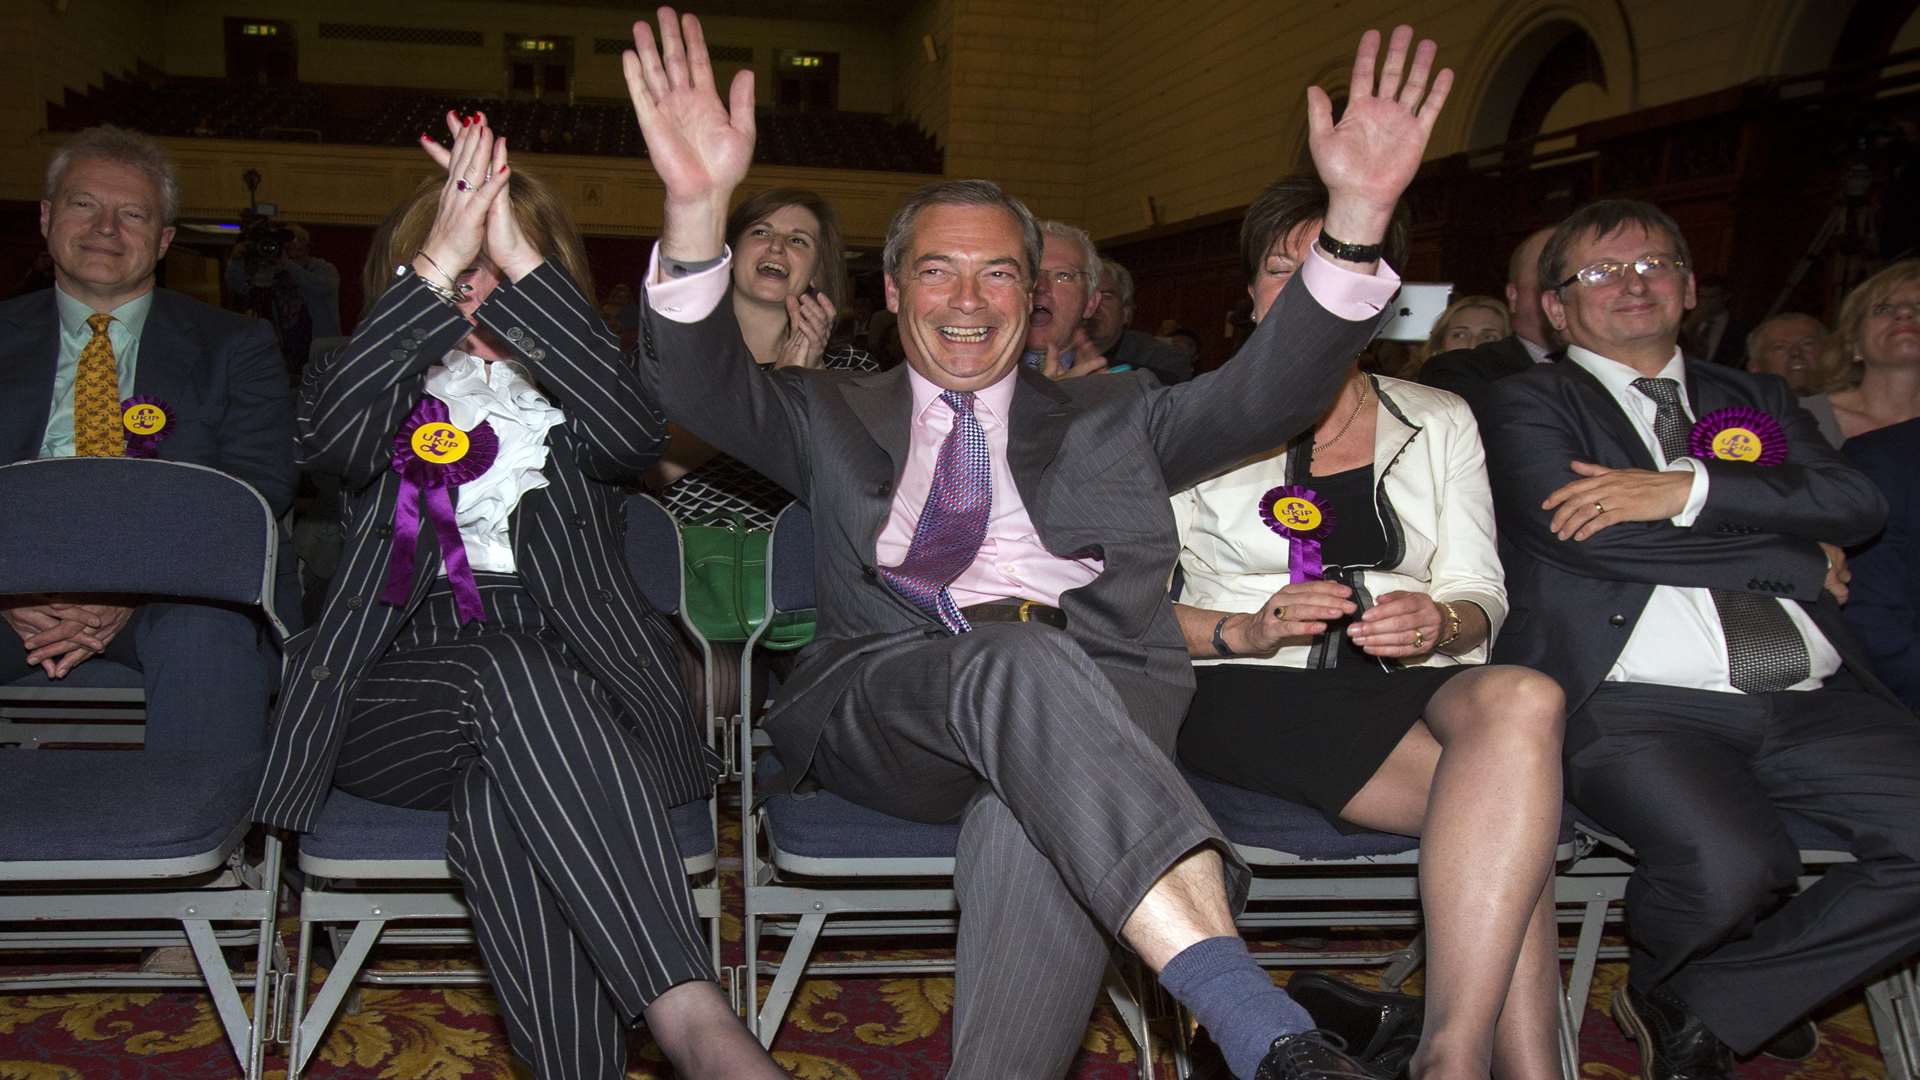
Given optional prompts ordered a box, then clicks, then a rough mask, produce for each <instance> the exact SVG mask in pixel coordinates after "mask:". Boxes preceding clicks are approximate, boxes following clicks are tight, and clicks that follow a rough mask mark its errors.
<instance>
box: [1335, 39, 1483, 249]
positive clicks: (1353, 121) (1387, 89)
mask: <svg viewBox="0 0 1920 1080" xmlns="http://www.w3.org/2000/svg"><path fill="white" fill-rule="evenodd" d="M1412 42H1413V28H1412V27H1410V26H1398V27H1395V28H1394V31H1393V36H1392V39H1391V40H1390V41H1389V42H1388V44H1387V55H1386V58H1385V60H1384V62H1382V63H1381V64H1380V65H1379V70H1378V73H1377V74H1378V80H1377V83H1376V72H1375V67H1374V63H1375V60H1376V59H1378V56H1379V52H1380V33H1379V31H1377V30H1369V31H1367V32H1366V33H1365V34H1362V35H1361V36H1360V47H1359V48H1358V49H1357V50H1355V52H1354V55H1353V76H1352V79H1351V81H1350V82H1349V84H1348V87H1347V107H1346V111H1345V112H1343V113H1341V115H1340V122H1339V123H1337V124H1336V123H1334V121H1333V101H1332V99H1331V98H1329V97H1328V96H1327V92H1326V91H1325V90H1322V89H1320V88H1319V87H1317V86H1311V87H1308V88H1307V146H1308V148H1309V149H1310V150H1311V151H1312V153H1313V165H1314V168H1315V169H1317V170H1318V171H1319V173H1320V179H1321V181H1322V182H1324V183H1325V184H1326V185H1327V193H1328V196H1329V198H1328V207H1327V231H1328V232H1329V233H1330V234H1332V235H1333V236H1334V237H1335V238H1336V239H1339V240H1345V241H1348V242H1351V243H1373V242H1375V241H1377V240H1378V239H1379V238H1380V237H1381V236H1384V235H1385V233H1386V226H1387V222H1388V220H1389V218H1390V217H1391V215H1392V213H1393V207H1394V204H1395V203H1396V202H1397V201H1399V198H1400V193H1401V192H1403V191H1405V190H1406V189H1407V185H1408V184H1411V183H1412V182H1413V175H1414V173H1416V172H1418V171H1419V169H1420V160H1421V158H1422V157H1423V156H1424V155H1425V153H1426V149H1427V139H1428V138H1429V137H1431V136H1432V134H1433V125H1434V121H1435V120H1437V119H1438V118H1439V116H1440V110H1441V108H1442V107H1443V106H1445V105H1446V102H1447V94H1448V92H1449V91H1450V90H1452V89H1453V69H1451V68H1441V69H1440V72H1439V73H1438V74H1437V75H1433V74H1432V69H1433V57H1434V53H1435V52H1436V51H1437V47H1436V46H1435V45H1434V43H1433V42H1432V41H1422V42H1420V44H1419V46H1418V47H1417V48H1414V49H1413V50H1412V52H1413V63H1412V66H1411V67H1409V66H1408V64H1407V53H1408V46H1410V45H1411V44H1412ZM1403 74H1404V76H1405V80H1404V82H1403V81H1402V75H1403ZM1429 75H1432V80H1433V82H1432V87H1431V89H1429V87H1428V82H1427V80H1428V77H1429ZM1340 229H1345V230H1347V232H1346V233H1342V232H1340V231H1339V230H1340Z"/></svg>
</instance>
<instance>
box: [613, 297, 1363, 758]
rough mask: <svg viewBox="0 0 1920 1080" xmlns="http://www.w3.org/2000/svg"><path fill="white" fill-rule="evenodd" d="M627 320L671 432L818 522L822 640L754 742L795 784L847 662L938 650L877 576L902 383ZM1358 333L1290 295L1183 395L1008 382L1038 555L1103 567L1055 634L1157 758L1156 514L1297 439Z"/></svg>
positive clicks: (649, 316) (1166, 607)
mask: <svg viewBox="0 0 1920 1080" xmlns="http://www.w3.org/2000/svg"><path fill="white" fill-rule="evenodd" d="M641 309H642V311H643V313H644V316H643V320H644V321H643V324H642V334H643V340H644V349H645V352H646V354H647V356H648V358H649V359H650V361H651V363H650V364H648V365H647V368H648V370H649V372H650V373H651V375H652V376H653V377H655V378H657V379H658V380H659V382H660V388H661V393H660V399H661V403H662V404H663V405H664V406H665V408H666V410H667V413H668V415H670V416H672V417H673V418H674V420H675V421H676V422H678V423H680V424H683V425H685V426H686V427H687V428H689V429H690V430H692V431H693V432H694V433H695V434H697V435H699V436H700V437H701V438H703V439H706V440H708V441H709V442H711V443H712V444H713V445H715V446H717V447H719V448H720V449H722V450H724V451H726V452H727V453H729V454H732V455H733V456H735V457H737V458H739V459H740V460H742V461H744V462H746V463H747V464H748V465H750V466H751V467H753V468H754V469H755V470H756V471H758V472H760V473H761V474H762V475H764V476H767V477H769V478H771V479H773V480H774V481H775V482H777V483H779V484H780V485H781V486H783V487H785V488H786V489H787V490H789V491H791V492H793V494H794V495H795V496H796V497H797V498H799V499H801V500H803V501H805V502H806V503H807V504H808V505H809V506H810V507H811V508H812V511H813V528H814V553H815V559H816V565H815V571H814V575H815V582H816V585H817V595H818V597H819V604H820V607H819V616H818V623H817V636H816V637H815V639H814V643H813V644H812V645H811V646H810V647H809V649H808V650H807V651H806V652H805V653H803V654H802V657H801V662H800V665H799V668H798V670H796V672H795V673H794V676H793V678H791V679H790V680H788V682H787V684H786V686H785V688H784V690H783V692H782V699H781V702H780V704H779V706H778V707H777V709H776V711H775V713H774V715H773V716H772V717H771V718H770V721H769V724H768V730H769V733H770V734H771V735H772V736H773V738H774V740H775V743H776V745H777V746H778V747H779V748H780V750H781V757H782V759H783V761H784V762H785V764H786V765H787V766H788V771H787V775H788V776H789V777H792V778H796V779H797V778H798V777H800V776H801V775H803V774H804V772H805V769H806V766H807V764H808V762H809V761H810V759H811V753H812V748H813V746H814V744H815V742H816V741H817V739H818V735H819V731H820V728H821V726H822V725H823V724H824V722H825V720H826V717H827V715H828V713H829V712H830V710H831V709H832V708H833V706H834V703H835V702H836V701H837V700H838V698H839V697H840V694H841V691H842V690H843V689H844V687H845V686H846V685H847V683H848V681H849V680H850V678H851V676H852V675H853V674H854V673H855V670H856V665H857V664H858V662H859V660H860V658H861V657H863V656H868V655H871V654H873V653H874V652H876V651H877V650H883V649H888V648H890V647H893V646H895V645H897V644H900V643H904V642H914V641H920V640H924V637H925V636H926V635H928V634H930V633H935V634H937V633H944V631H943V630H940V629H939V628H938V624H937V623H935V622H934V621H933V619H932V618H931V617H930V616H928V615H926V614H925V613H924V612H922V611H921V610H920V609H919V608H917V607H915V606H914V605H913V604H911V603H910V602H908V601H907V600H905V599H903V598H902V597H900V596H899V595H897V594H896V593H894V592H893V591H892V590H891V589H890V588H889V587H888V586H887V585H886V584H885V583H884V581H883V580H882V578H881V576H880V574H879V571H878V569H877V568H876V566H875V565H874V564H875V555H874V551H875V542H876V540H877V539H878V537H879V535H880V531H881V528H882V527H883V526H884V525H885V523H886V520H887V515H888V513H889V511H890V510H891V508H892V506H893V497H894V496H893V493H894V484H895V481H896V480H897V478H898V477H899V475H900V473H901V470H902V469H903V468H904V466H905V464H906V460H907V449H908V438H909V425H910V423H911V413H912V400H913V395H912V388H911V386H910V384H909V383H908V381H907V371H906V370H905V369H904V368H895V369H892V370H890V371H884V372H879V373H875V374H858V375H856V374H849V373H843V372H831V371H806V372H802V371H796V370H793V369H782V370H779V371H772V372H765V373H762V372H761V371H760V370H759V368H758V366H757V365H755V364H754V362H753V357H752V356H751V355H750V354H749V353H748V352H747V349H746V346H745V345H744V344H743V343H742V342H741V339H740V330H739V328H738V326H737V325H736V324H735V322H734V318H733V307H732V305H731V304H730V303H729V302H727V300H725V299H722V301H721V302H720V304H719V305H718V306H717V307H716V308H715V310H714V312H713V313H712V314H711V315H709V316H708V317H707V318H706V319H705V320H703V321H701V322H699V323H695V324H690V325H687V324H681V323H676V322H673V321H671V320H668V319H665V318H662V317H660V316H659V315H657V314H655V313H653V311H652V309H651V307H650V306H649V305H648V304H646V303H644V302H643V303H642V305H641ZM1373 325H1374V323H1373V321H1372V320H1366V321H1361V322H1349V321H1346V320H1344V319H1341V318H1338V317H1336V316H1334V315H1332V314H1330V313H1329V312H1327V311H1326V310H1324V309H1323V308H1321V307H1320V305H1319V304H1318V303H1317V302H1315V301H1314V299H1313V297H1312V295H1311V294H1310V293H1308V291H1307V289H1306V287H1305V285H1304V284H1300V285H1294V286H1289V287H1288V288H1286V289H1284V290H1282V291H1281V294H1280V296H1279V298H1278V299H1277V300H1276V301H1275V303H1274V307H1273V309H1272V311H1271V312H1270V313H1269V315H1268V317H1267V318H1266V319H1264V320H1262V322H1261V325H1260V328H1259V329H1258V330H1257V331H1256V332H1255V334H1254V335H1253V337H1252V339H1251V340H1250V341H1249V342H1248V344H1247V347H1246V348H1245V349H1244V350H1242V352H1241V354H1240V355H1239V356H1238V357H1237V358H1236V359H1235V360H1234V361H1233V362H1232V363H1230V364H1227V365H1226V366H1225V367H1223V368H1221V369H1220V370H1218V371H1215V372H1211V373H1209V374H1207V375H1204V376H1201V377H1199V378H1197V379H1194V380H1193V381H1191V382H1187V383H1182V384H1180V385H1178V386H1172V387H1164V388H1163V387H1159V386H1156V385H1154V384H1153V381H1152V380H1151V379H1149V378H1148V377H1146V376H1145V375H1141V374H1121V375H1113V376H1109V377H1106V378H1098V379H1072V380H1067V381H1064V382H1059V383H1054V382H1051V381H1049V380H1048V379H1047V378H1046V377H1045V376H1042V375H1040V374H1039V373H1037V372H1033V371H1029V370H1027V369H1024V368H1022V369H1019V370H1018V371H1017V373H1016V374H1015V376H1014V377H1015V378H1017V379H1018V380H1019V383H1018V385H1017V386H1016V387H1015V390H1014V395H1013V405H1012V415H1011V417H1010V418H1009V419H1008V429H1009V430H1008V444H1007V464H1008V466H1009V468H1010V470H1011V472H1012V474H1013V478H1014V483H1015V485H1016V486H1017V487H1018V489H1019V492H1020V497H1021V500H1022V501H1023V502H1024V503H1025V505H1026V508H1027V511H1028V513H1029V514H1031V515H1032V518H1033V523H1034V526H1035V528H1036V530H1037V531H1038V533H1039V536H1040V540H1041V543H1042V544H1044V545H1045V546H1046V549H1047V550H1048V551H1050V552H1052V553H1054V554H1056V555H1061V556H1071V557H1078V556H1087V555H1091V556H1094V557H1097V558H1100V559H1103V560H1105V569H1104V570H1103V571H1102V573H1101V574H1100V576H1099V577H1098V578H1096V579H1095V580H1094V581H1093V582H1092V583H1091V584H1088V585H1086V586H1084V587H1082V588H1078V589H1074V590H1071V591H1069V592H1068V593H1067V594H1066V595H1064V596H1062V597H1061V599H1060V606H1061V607H1062V608H1063V609H1064V610H1065V612H1066V615H1067V622H1068V633H1070V634H1071V635H1072V636H1073V638H1074V640H1075V641H1076V642H1077V643H1078V644H1079V645H1080V646H1081V647H1082V648H1083V649H1084V650H1085V651H1086V653H1087V655H1088V656H1089V657H1091V658H1092V660H1093V661H1094V662H1095V663H1096V664H1098V665H1099V666H1100V668H1101V670H1102V671H1103V672H1104V673H1105V674H1106V675H1107V677H1108V678H1109V679H1110V680H1112V681H1113V683H1114V684H1115V686H1116V688H1117V689H1118V690H1119V691H1120V694H1121V697H1122V699H1123V700H1125V701H1126V702H1127V703H1128V707H1129V709H1130V710H1131V713H1132V715H1133V717H1134V719H1135V721H1136V722H1137V723H1139V724H1140V725H1141V726H1142V729H1143V730H1145V731H1146V732H1147V733H1148V735H1149V736H1150V737H1152V738H1154V739H1155V740H1156V741H1158V742H1159V743H1161V745H1163V746H1165V747H1166V748H1168V749H1169V750H1171V748H1172V741H1173V735H1174V733H1175V732H1176V731H1177V730H1178V727H1179V723H1180V721H1181V719H1182V718H1183V717H1184V716H1185V712H1186V706H1187V702H1188V700H1189V699H1190V698H1191V696H1192V692H1193V670H1192V664H1191V663H1190V662H1189V660H1188V658H1187V650H1186V645H1185V641H1184V639H1183V637H1182V636H1181V633H1180V628H1179V626H1178V624H1177V623H1176V622H1175V621H1174V615H1173V608H1172V605H1170V604H1169V603H1168V602H1167V576H1168V573H1169V571H1170V570H1171V569H1172V567H1173V563H1174V558H1175V556H1176V554H1177V552H1178V550H1179V544H1178V537H1177V534H1176V531H1175V527H1174V520H1173V512H1172V508H1171V506H1170V505H1169V503H1168V494H1169V493H1170V492H1172V491H1176V490H1179V489H1180V488H1183V487H1186V486H1188V485H1190V484H1193V483H1196V482H1198V481H1199V480H1201V479H1204V478H1205V477H1207V476H1208V475H1210V474H1212V473H1215V472H1218V471H1220V470H1223V469H1225V468H1227V467H1229V466H1231V465H1233V464H1234V463H1236V462H1238V461H1240V460H1242V459H1243V458H1246V457H1248V456H1250V455H1252V454H1254V453H1257V452H1259V451H1262V450H1267V449H1270V448H1272V447H1274V446H1277V445H1280V444H1281V443H1284V442H1286V441H1287V440H1288V439H1289V438H1291V437H1292V436H1294V435H1296V434H1298V433H1299V432H1300V431H1302V430H1305V429H1306V428H1307V427H1308V426H1309V425H1310V424H1312V423H1313V421H1314V420H1315V419H1316V418H1317V417H1318V416H1319V415H1320V414H1321V413H1322V412H1323V411H1324V410H1325V409H1326V406H1327V403H1328V402H1329V401H1330V400H1331V399H1332V397H1333V395H1334V393H1335V392H1336V391H1337V390H1338V388H1339V386H1340V383H1341V380H1342V378H1343V376H1344V374H1345V371H1346V368H1347V365H1348V364H1349V363H1350V362H1351V360H1352V357H1353V355H1354V354H1355V353H1357V352H1358V351H1359V350H1360V348H1361V347H1362V346H1363V345H1365V344H1366V342H1367V338H1368V336H1369V335H1370V334H1371V332H1372V329H1373Z"/></svg>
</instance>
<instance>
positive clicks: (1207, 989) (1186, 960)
mask: <svg viewBox="0 0 1920 1080" xmlns="http://www.w3.org/2000/svg"><path fill="white" fill-rule="evenodd" d="M1160 985H1162V986H1164V987H1166V988H1167V992H1168V993H1170V994H1172V995H1173V996H1174V997H1175V998H1176V999H1177V1000H1178V1001H1179V1002H1180V1004H1182V1005H1185V1006H1186V1007H1187V1009H1188V1010H1189V1011H1190V1012H1192V1013H1193V1015H1194V1018H1195V1019H1197V1020H1199V1021H1200V1026H1201V1027H1204V1028H1206V1029H1207V1034H1208V1035H1210V1036H1212V1037H1213V1041H1214V1044H1215V1045H1216V1046H1218V1047H1220V1053H1221V1054H1222V1055H1224V1056H1225V1057H1226V1059H1227V1067H1228V1068H1230V1069H1232V1070H1233V1075H1235V1076H1242V1077H1244V1076H1252V1075H1253V1073H1254V1070H1256V1069H1258V1068H1259V1067H1260V1062H1261V1060H1262V1059H1264V1058H1265V1057H1266V1056H1267V1048H1268V1047H1270V1046H1272V1045H1273V1040H1275V1039H1277V1038H1279V1037H1280V1036H1282V1035H1291V1034H1293V1033H1294V1032H1297V1031H1307V1030H1309V1029H1311V1028H1312V1027H1313V1017H1311V1016H1308V1015H1307V1010H1305V1009H1303V1008H1301V1007H1300V1006H1299V1004H1298V1003H1296V1002H1295V1001H1294V1000H1293V999H1292V998H1291V997H1288V996H1287V992H1286V991H1285V990H1282V989H1280V988H1279V987H1277V986H1275V985H1273V980H1272V979H1271V978H1269V977H1268V976H1267V973H1266V972H1264V971H1262V970H1260V966H1259V965H1258V964H1255V963H1254V962H1253V954H1252V953H1249V952H1248V951H1247V943H1246V942H1244V941H1241V940H1240V939H1239V938H1237V937H1214V938H1206V939H1205V940H1202V941H1197V942H1195V943H1194V944H1192V945H1189V946H1187V947H1186V948H1185V949H1182V950H1181V951H1180V955H1178V956H1176V957H1174V958H1173V959H1172V960H1169V961H1167V966H1166V968H1165V969H1163V970H1162V971H1161V972H1160Z"/></svg>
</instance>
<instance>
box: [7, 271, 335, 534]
mask: <svg viewBox="0 0 1920 1080" xmlns="http://www.w3.org/2000/svg"><path fill="white" fill-rule="evenodd" d="M59 357H60V313H59V309H58V308H57V307H56V306H55V304H54V298H53V290H52V289H41V290H40V291H38V292H32V293H28V294H27V295H25V296H21V297H16V298H14V299H12V300H9V301H7V302H5V303H3V304H0V462H13V461H24V460H26V459H28V458H32V457H36V456H38V455H39V453H40V443H41V440H43V439H44V438H45V437H46V434H47V420H48V416H47V413H48V410H49V409H51V408H52V406H53V373H54V367H55V364H56V362H57V361H58V360H59ZM133 388H134V392H135V393H136V394H148V395H152V396H153V397H157V398H159V399H161V400H162V401H165V402H166V403H167V404H168V405H170V406H172V416H171V418H170V420H169V423H168V426H169V427H171V428H172V429H173V430H171V431H169V432H167V433H166V437H165V438H163V439H161V440H160V445H159V447H158V451H157V454H156V456H157V457H159V458H161V459H162V460H165V461H187V462H192V463H193V464H195V465H205V466H207V467H209V468H213V469H219V470H220V471H221V472H224V473H227V474H229V475H231V476H236V477H239V478H240V479H242V480H245V481H246V482H247V483H249V484H251V485H253V487H254V489H255V490H257V491H259V492H260V494H261V496H262V497H264V498H265V499H266V500H267V505H268V506H270V507H272V508H273V513H274V516H276V517H278V516H279V515H281V514H284V513H286V512H287V508H288V507H290V506H292V505H293V493H294V487H295V485H296V484H297V483H298V482H299V477H300V474H299V470H298V468H297V467H296V466H295V465H294V452H293V451H294V448H293V431H294V428H293V392H292V390H291V389H290V388H289V387H288V385H287V365H286V362H285V361H283V360H282V359H281V358H280V350H279V348H278V347H277V346H275V345H274V342H273V329H272V328H271V327H269V326H268V325H267V324H266V323H263V322H261V321H260V320H259V319H254V318H250V317H248V316H245V315H236V314H234V313H233V312H231V311H222V310H221V309H219V308H216V307H211V306H209V305H207V304H203V303H201V302H200V301H198V300H195V299H194V298H192V297H190V296H186V295H183V294H181V293H177V292H174V291H173V290H172V289H155V290H154V291H153V307H152V309H151V310H150V311H149V312H148V313H147V325H146V328H145V329H144V330H142V331H141V335H140V353H139V366H138V368H137V369H136V370H135V373H134V387H133Z"/></svg>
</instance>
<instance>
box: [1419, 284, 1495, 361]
mask: <svg viewBox="0 0 1920 1080" xmlns="http://www.w3.org/2000/svg"><path fill="white" fill-rule="evenodd" d="M1468 308H1486V309H1487V310H1488V311H1491V312H1493V313H1495V314H1497V315H1499V316H1500V328H1501V330H1502V331H1503V333H1502V334H1501V336H1502V337H1505V336H1506V335H1507V334H1511V333H1513V315H1512V314H1511V313H1510V312H1508V311H1507V304H1506V301H1504V300H1501V299H1499V298H1497V297H1492V296H1480V295H1474V296H1463V297H1461V298H1460V299H1458V300H1455V301H1454V302H1453V303H1451V304H1448V305H1447V310H1445V311H1442V312H1441V313H1440V317H1439V318H1438V319H1435V320H1434V321H1433V330H1432V331H1431V332H1429V333H1428V334H1427V344H1426V347H1425V348H1424V349H1423V350H1422V351H1421V353H1420V362H1421V363H1422V364H1424V363H1426V362H1427V361H1428V360H1431V359H1433V358H1434V357H1436V356H1438V355H1440V353H1441V352H1442V351H1444V350H1445V347H1446V338H1447V324H1448V323H1451V322H1452V321H1453V317H1454V316H1455V315H1458V314H1460V313H1461V312H1462V311H1465V310H1467V309H1468Z"/></svg>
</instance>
